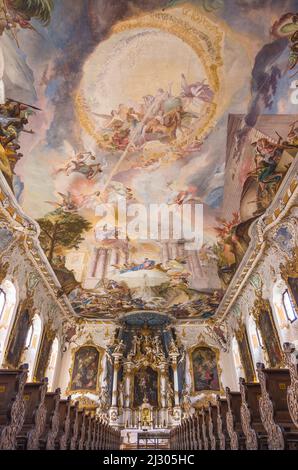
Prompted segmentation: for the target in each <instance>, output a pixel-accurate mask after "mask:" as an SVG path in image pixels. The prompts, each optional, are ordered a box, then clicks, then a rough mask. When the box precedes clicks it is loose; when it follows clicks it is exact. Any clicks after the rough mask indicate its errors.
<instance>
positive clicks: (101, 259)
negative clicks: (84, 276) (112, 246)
mask: <svg viewBox="0 0 298 470" xmlns="http://www.w3.org/2000/svg"><path fill="white" fill-rule="evenodd" d="M107 258H108V251H107V250H106V249H105V248H100V249H99V256H98V261H97V266H96V273H95V277H96V279H98V280H99V281H101V280H103V279H104V278H105V275H106V268H107Z"/></svg>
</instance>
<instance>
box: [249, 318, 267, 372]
mask: <svg viewBox="0 0 298 470" xmlns="http://www.w3.org/2000/svg"><path fill="white" fill-rule="evenodd" d="M247 332H248V339H249V343H250V346H251V347H250V350H251V353H252V359H253V363H254V364H256V363H257V362H265V356H264V346H263V342H262V336H261V334H260V332H259V330H258V327H257V325H256V322H255V320H254V319H253V317H252V316H249V317H248V324H247Z"/></svg>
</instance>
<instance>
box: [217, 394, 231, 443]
mask: <svg viewBox="0 0 298 470" xmlns="http://www.w3.org/2000/svg"><path fill="white" fill-rule="evenodd" d="M216 407H217V434H218V438H219V449H220V450H227V449H230V436H229V433H228V429H227V419H226V416H227V412H228V402H227V400H226V399H224V398H220V397H219V395H218V396H217V397H216Z"/></svg>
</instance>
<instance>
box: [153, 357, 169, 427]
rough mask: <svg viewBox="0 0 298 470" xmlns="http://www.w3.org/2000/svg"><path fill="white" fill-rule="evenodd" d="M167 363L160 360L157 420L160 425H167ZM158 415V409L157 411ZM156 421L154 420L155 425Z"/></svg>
mask: <svg viewBox="0 0 298 470" xmlns="http://www.w3.org/2000/svg"><path fill="white" fill-rule="evenodd" d="M166 371H167V363H166V362H162V363H161V364H160V404H161V410H160V419H159V420H157V421H159V422H160V423H161V425H162V427H167V425H168V413H167V402H166V401H167V380H166ZM157 415H158V411H157ZM157 424H158V422H156V425H157Z"/></svg>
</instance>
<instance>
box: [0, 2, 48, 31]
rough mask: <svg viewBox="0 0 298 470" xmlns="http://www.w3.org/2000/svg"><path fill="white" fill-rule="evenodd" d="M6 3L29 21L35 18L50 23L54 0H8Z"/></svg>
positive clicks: (45, 23)
mask: <svg viewBox="0 0 298 470" xmlns="http://www.w3.org/2000/svg"><path fill="white" fill-rule="evenodd" d="M6 4H7V7H8V8H9V10H13V11H15V12H16V13H17V14H18V15H20V16H22V17H23V18H24V19H26V20H27V21H30V20H31V19H33V18H35V19H36V20H38V21H40V22H41V23H42V24H44V25H47V24H49V22H50V20H51V14H52V11H53V8H54V2H53V0H27V1H25V2H24V1H23V0H6Z"/></svg>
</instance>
